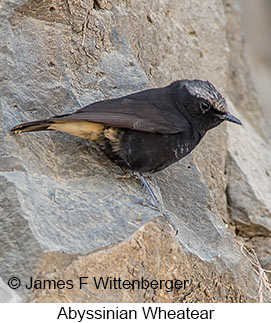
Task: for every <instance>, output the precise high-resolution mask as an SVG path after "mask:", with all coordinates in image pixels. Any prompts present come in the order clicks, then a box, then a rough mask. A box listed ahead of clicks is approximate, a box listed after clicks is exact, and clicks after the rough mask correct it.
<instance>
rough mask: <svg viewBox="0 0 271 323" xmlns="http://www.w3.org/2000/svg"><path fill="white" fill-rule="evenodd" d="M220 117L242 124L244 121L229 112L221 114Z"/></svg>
mask: <svg viewBox="0 0 271 323" xmlns="http://www.w3.org/2000/svg"><path fill="white" fill-rule="evenodd" d="M219 117H220V118H221V119H223V120H227V121H230V122H233V123H237V124H240V125H242V122H241V121H240V120H239V119H238V118H236V117H235V116H233V115H232V114H230V113H229V112H227V113H225V114H220V115H219Z"/></svg>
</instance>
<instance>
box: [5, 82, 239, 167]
mask: <svg viewBox="0 0 271 323" xmlns="http://www.w3.org/2000/svg"><path fill="white" fill-rule="evenodd" d="M224 120H228V121H231V122H234V123H237V124H241V121H240V120H238V119H237V118H236V117H234V116H233V115H231V114H230V113H229V112H228V110H227V105H226V101H225V99H224V98H223V97H222V95H221V94H220V93H219V92H218V91H217V90H216V89H215V87H214V86H213V85H212V84H211V83H210V82H208V81H201V80H180V81H176V82H173V83H171V84H170V85H168V86H166V87H163V88H156V89H149V90H145V91H141V92H137V93H134V94H130V95H127V96H124V97H121V98H117V99H111V100H104V101H99V102H95V103H92V104H90V105H87V106H86V107H84V108H82V109H80V110H77V111H75V112H74V113H71V114H65V115H60V116H54V117H52V118H49V119H46V120H38V121H32V122H27V123H22V124H19V125H17V126H15V127H14V128H12V129H11V131H12V132H14V133H22V132H30V131H42V130H57V131H62V132H66V133H69V134H72V135H75V136H78V137H81V138H85V139H88V140H91V141H96V142H97V143H98V144H99V146H100V147H101V149H102V150H103V151H104V152H105V153H106V154H107V156H108V157H109V158H110V159H111V160H112V161H113V162H115V163H116V164H118V165H119V166H121V167H124V168H126V169H129V170H131V171H136V172H139V173H144V172H156V171H159V170H162V169H164V168H165V167H167V166H169V165H171V164H172V163H175V162H176V161H178V160H180V159H181V158H183V157H184V156H186V155H187V154H189V153H190V152H191V151H192V150H193V149H194V148H195V147H196V146H197V144H198V143H199V142H200V140H201V139H202V137H203V136H204V135H205V133H206V132H207V131H208V130H210V129H212V128H214V127H216V126H217V125H219V124H220V123H221V122H223V121H224Z"/></svg>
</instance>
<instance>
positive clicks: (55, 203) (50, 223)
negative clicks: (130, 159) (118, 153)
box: [0, 0, 271, 302]
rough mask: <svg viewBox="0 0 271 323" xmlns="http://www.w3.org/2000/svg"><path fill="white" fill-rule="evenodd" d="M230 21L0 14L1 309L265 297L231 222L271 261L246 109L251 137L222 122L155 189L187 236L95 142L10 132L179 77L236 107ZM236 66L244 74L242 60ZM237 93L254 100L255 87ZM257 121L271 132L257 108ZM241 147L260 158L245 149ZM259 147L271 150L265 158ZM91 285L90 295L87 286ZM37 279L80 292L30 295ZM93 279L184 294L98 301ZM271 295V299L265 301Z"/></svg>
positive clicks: (32, 6) (228, 9) (102, 8)
mask: <svg viewBox="0 0 271 323" xmlns="http://www.w3.org/2000/svg"><path fill="white" fill-rule="evenodd" d="M234 10H235V9H234V4H233V3H231V2H228V1H224V2H222V1H220V0H216V1H212V3H210V2H209V1H207V0H204V1H195V3H193V5H191V2H190V1H189V0H187V1H186V0H183V1H179V0H174V1H169V0H160V1H149V2H148V4H145V2H143V1H142V2H141V1H140V2H138V1H135V0H132V1H120V0H115V1H106V0H105V1H98V0H96V1H83V0H81V1H80V0H78V1H75V2H74V1H73V2H72V1H60V0H58V1H57V0H50V1H46V2H37V1H24V0H13V1H6V2H4V3H3V4H2V5H1V11H0V16H1V21H3V24H2V25H1V30H0V40H1V42H0V43H1V56H0V71H1V72H0V73H1V81H2V82H1V99H0V100H1V101H0V102H1V105H0V107H1V110H0V113H1V136H0V138H1V139H0V140H1V146H0V147H1V148H0V149H1V164H0V172H1V173H0V181H1V191H0V213H1V217H0V218H1V220H0V233H1V234H0V258H1V265H0V275H1V277H2V280H1V281H0V291H1V292H0V297H1V300H2V301H4V302H7V301H31V302H52V301H53V302H66V301H67V302H69V301H74V302H101V301H102V302H113V301H114V302H146V301H147V302H168V301H170V302H257V301H258V300H259V299H258V287H259V278H258V276H257V275H256V274H255V272H254V270H253V268H252V265H251V263H250V262H249V260H248V258H247V257H245V256H244V255H243V253H242V252H241V250H240V245H239V244H238V243H237V242H236V240H235V238H234V235H233V234H231V233H230V231H229V230H228V227H227V225H226V224H225V223H224V222H223V220H222V219H224V221H225V222H228V224H229V225H231V227H232V226H234V228H236V230H235V232H236V231H237V230H238V233H239V232H241V233H242V235H244V236H246V237H247V236H248V237H249V238H251V239H256V240H255V241H256V242H255V245H254V246H255V247H257V248H258V250H264V252H263V253H262V255H263V257H262V259H263V260H264V261H263V263H264V262H265V264H266V262H268V261H269V260H268V252H267V248H266V243H267V242H268V241H269V243H270V238H269V240H268V239H266V240H264V242H263V244H261V242H260V240H259V239H257V236H258V235H260V236H261V238H263V236H266V237H270V231H271V230H270V226H271V224H270V221H271V220H270V199H269V200H268V194H269V193H270V185H269V184H268V185H267V186H266V187H263V186H262V187H261V185H258V184H257V183H256V182H255V181H254V179H255V178H254V179H253V177H255V176H253V174H252V173H251V171H252V169H254V168H253V167H256V168H257V166H259V167H263V166H264V167H265V168H261V169H260V170H259V169H258V170H257V177H260V178H259V181H260V183H263V181H266V182H268V180H267V179H266V176H269V175H268V174H269V173H270V174H271V170H270V166H269V164H268V163H267V161H268V158H270V157H269V156H270V153H269V152H270V149H269V146H268V143H267V142H265V141H264V139H263V138H261V134H260V131H258V132H256V130H255V129H254V128H253V125H254V124H252V125H250V123H249V121H250V119H249V116H250V111H247V112H246V116H247V119H248V120H249V121H248V122H245V127H244V128H243V129H241V130H240V129H237V126H234V125H229V126H228V127H226V126H225V125H223V126H221V127H219V128H217V129H215V130H213V131H211V132H210V133H209V134H208V135H207V136H206V138H205V139H204V141H203V142H202V144H201V145H200V146H199V147H198V148H197V150H196V152H195V154H194V156H195V161H194V160H193V156H192V154H191V155H190V156H188V157H187V158H185V159H184V160H182V161H181V162H179V163H176V164H175V165H172V166H170V167H169V168H168V169H166V170H164V171H162V172H160V173H157V174H155V175H154V176H153V178H152V179H151V185H152V187H153V189H154V190H155V191H156V192H157V194H158V195H159V196H160V198H161V199H163V203H164V207H165V208H166V209H167V210H168V211H169V212H171V213H172V214H173V221H174V224H175V226H176V227H177V228H178V231H179V232H178V235H177V236H175V235H174V231H173V230H172V227H171V226H170V225H169V224H168V222H167V221H166V220H165V218H164V217H163V216H162V215H161V214H160V213H159V212H157V211H155V210H153V209H151V208H149V207H146V206H144V205H143V204H142V202H143V201H149V196H148V194H147V193H146V192H145V191H144V190H143V189H142V188H141V186H140V184H139V183H138V182H137V181H136V180H134V179H116V178H115V174H117V173H118V172H119V169H118V167H116V166H114V165H112V164H111V163H110V162H109V161H108V160H107V158H106V157H105V156H104V155H103V154H101V153H100V152H99V150H97V149H96V147H95V145H93V144H92V143H89V142H86V141H84V140H81V139H78V138H75V137H72V136H69V135H64V134H59V133H32V134H25V135H21V136H14V135H11V134H10V132H9V129H10V128H11V127H12V126H13V125H15V124H17V123H19V122H22V121H26V120H27V121H28V120H34V119H41V118H46V117H49V116H50V115H55V114H63V113H65V112H71V111H74V110H75V109H78V108H79V107H81V106H83V105H85V104H88V103H91V102H93V101H96V100H99V99H103V98H112V97H118V96H121V95H125V94H128V93H131V92H135V91H138V90H142V89H145V88H147V87H151V86H162V85H166V84H168V83H169V82H171V81H173V80H176V79H182V78H199V79H208V80H210V81H211V82H212V83H214V84H215V86H216V87H217V88H218V89H219V90H220V91H221V92H222V93H224V94H225V95H228V96H230V98H231V100H232V101H233V104H234V105H235V106H236V107H237V104H236V103H237V102H236V101H235V98H236V96H237V95H238V93H237V94H236V92H234V91H233V88H234V84H233V81H232V74H229V66H231V62H232V61H234V57H235V56H236V57H239V56H238V54H237V53H236V50H235V47H234V46H233V45H232V43H231V41H230V40H231V39H230V38H229V34H230V33H233V34H234V25H232V24H231V20H234V19H233V16H234V15H235V14H236V13H235V11H234ZM240 48H242V44H240ZM235 64H236V66H237V68H239V66H240V64H243V63H242V61H240V62H239V61H238V60H237V59H236V61H235ZM238 64H239V65H238ZM239 82H243V81H242V79H241V80H239ZM240 89H243V90H244V91H245V94H247V92H249V89H248V87H247V84H246V83H245V82H243V83H242V87H240ZM255 97H256V96H255ZM249 100H250V99H249V97H248V98H247V101H248V102H249ZM255 100H256V99H255ZM238 108H239V106H238ZM238 111H239V113H242V112H243V111H242V107H241V108H240V110H238ZM255 114H256V115H257V118H258V120H261V122H262V123H264V121H262V119H261V112H260V108H259V109H257V111H256V112H255ZM243 117H244V116H243V115H240V119H243ZM252 117H253V116H251V118H252ZM247 133H248V135H247ZM235 134H236V135H237V136H236V137H235ZM250 138H251V139H250ZM237 139H238V140H237ZM251 141H253V144H251ZM210 143H211V144H212V145H210ZM244 145H248V148H249V147H250V148H251V149H252V150H253V151H254V152H255V154H254V155H253V156H251V154H249V150H248V149H245V148H244V149H240V148H241V147H245V146H244ZM254 145H255V146H254ZM256 146H257V148H256ZM257 149H259V150H258V152H259V153H260V152H262V151H264V154H263V155H262V159H263V160H262V161H257V158H256V157H257V156H258V154H257V153H256V152H257ZM236 151H238V154H236ZM252 157H253V159H251V158H252ZM266 158H267V159H266ZM251 160H252V161H253V162H252V163H250V161H251ZM251 165H253V166H252V168H250V166H251ZM225 173H226V175H225ZM268 183H269V182H268ZM225 191H226V192H227V194H225ZM244 196H245V197H246V199H244ZM247 202H249V204H247ZM255 210H257V212H255ZM233 231H234V230H233ZM251 241H252V240H250V242H251ZM260 260H261V259H260ZM83 276H84V277H89V284H88V285H85V286H84V288H83V289H80V288H79V285H78V279H79V277H83ZM11 277H18V278H20V280H21V283H22V285H21V287H20V288H18V289H16V290H13V291H12V290H10V289H9V287H8V286H7V283H8V280H9V279H10V278H11ZM30 277H33V279H39V280H44V279H50V280H53V279H54V280H64V282H67V281H68V280H71V281H72V282H73V283H74V286H73V288H70V289H69V288H67V284H66V286H64V287H63V286H62V287H63V288H61V289H60V288H45V289H32V290H31V289H27V288H26V287H25V286H24V285H25V284H27V283H28V282H29V279H30ZM93 277H104V278H105V279H106V278H107V277H119V278H121V279H123V280H125V279H127V280H133V279H141V277H144V279H147V280H149V281H150V280H153V279H156V280H174V279H179V280H182V281H183V280H187V281H188V285H187V286H186V288H183V289H179V290H177V289H174V290H173V291H171V292H169V291H166V290H165V289H159V290H153V289H150V288H149V289H147V290H129V289H127V290H126V289H122V290H118V289H116V290H115V289H109V288H107V289H99V290H97V289H96V288H95V285H94V284H93ZM8 291H9V292H8ZM262 294H263V297H264V300H265V301H270V300H271V298H270V295H268V294H267V293H266V292H265V290H263V291H262Z"/></svg>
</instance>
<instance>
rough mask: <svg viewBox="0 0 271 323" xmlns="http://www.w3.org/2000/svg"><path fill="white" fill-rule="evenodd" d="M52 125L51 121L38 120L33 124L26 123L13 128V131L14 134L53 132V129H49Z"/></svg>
mask: <svg viewBox="0 0 271 323" xmlns="http://www.w3.org/2000/svg"><path fill="white" fill-rule="evenodd" d="M51 124H52V121H50V120H38V121H32V122H25V123H21V124H18V125H17V126H15V127H13V128H12V129H11V131H12V132H13V133H23V132H31V131H42V130H51V129H48V128H49V127H50V125H51Z"/></svg>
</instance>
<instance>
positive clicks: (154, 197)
mask: <svg viewBox="0 0 271 323" xmlns="http://www.w3.org/2000/svg"><path fill="white" fill-rule="evenodd" d="M137 177H138V179H139V180H140V181H141V183H142V184H143V186H144V187H145V188H146V189H147V191H148V192H149V193H150V195H151V197H152V199H153V202H154V206H155V207H156V208H157V210H159V211H161V210H162V205H161V203H160V202H159V200H158V198H157V197H156V195H155V194H154V192H153V190H152V189H151V187H150V185H149V183H148V182H147V181H146V179H145V178H144V177H143V176H142V175H141V174H140V173H138V174H137Z"/></svg>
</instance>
